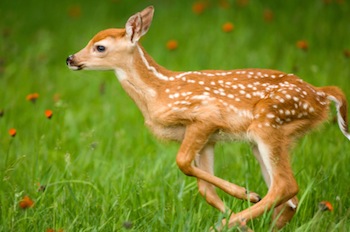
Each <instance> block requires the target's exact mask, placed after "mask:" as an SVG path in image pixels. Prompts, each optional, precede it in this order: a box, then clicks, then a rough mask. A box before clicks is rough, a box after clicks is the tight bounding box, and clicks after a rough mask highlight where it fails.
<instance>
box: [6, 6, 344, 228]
mask: <svg viewBox="0 0 350 232" xmlns="http://www.w3.org/2000/svg"><path fill="white" fill-rule="evenodd" d="M39 2H40V3H39ZM39 2H38V1H32V2H28V3H27V4H26V5H23V4H22V3H20V1H1V2H0V15H1V20H0V30H1V31H0V33H1V36H0V44H1V45H0V88H1V89H0V90H1V91H0V112H2V113H1V114H0V115H1V116H0V157H1V158H0V181H1V182H0V189H1V191H0V231H47V230H48V229H53V230H55V231H59V230H61V229H62V230H63V231H129V230H131V231H174V232H175V231H208V230H209V228H210V227H211V226H213V225H215V223H217V222H219V221H220V220H221V219H222V218H223V217H224V216H227V215H223V214H220V213H219V212H218V211H216V210H215V209H213V208H212V207H211V206H209V205H207V203H206V202H205V201H204V200H203V199H202V198H201V197H200V196H199V194H198V192H197V186H196V181H195V180H194V179H193V178H190V177H186V176H185V175H183V174H182V173H181V172H180V171H179V170H178V168H177V166H176V164H175V155H176V152H177V148H178V145H176V144H174V143H168V142H160V141H157V140H156V139H155V138H154V137H153V136H152V135H151V134H150V133H149V132H148V131H147V129H146V128H145V127H144V125H143V119H142V116H141V114H140V112H139V111H138V109H137V108H136V106H135V105H134V104H133V102H132V101H131V100H130V99H129V98H128V97H127V95H126V94H125V93H124V91H123V90H122V88H121V86H120V85H119V83H118V81H117V80H116V78H115V76H114V73H113V72H87V71H86V72H72V71H70V70H68V69H67V67H66V66H65V59H66V57H67V56H68V55H69V54H71V53H74V52H76V51H77V50H79V49H81V48H82V47H84V46H85V44H86V43H87V42H88V40H89V39H90V38H91V36H92V35H93V34H94V33H96V32H97V31H99V30H102V29H105V28H108V27H123V26H124V23H125V21H126V20H127V18H128V17H129V16H130V15H131V14H133V13H135V12H136V11H139V10H141V9H142V8H144V7H145V6H147V5H149V4H153V5H154V6H155V9H156V13H155V18H154V21H153V23H152V27H151V29H150V31H149V33H148V34H147V35H146V36H145V38H143V39H142V43H143V45H144V47H145V48H146V50H147V51H148V52H149V53H150V54H151V55H152V56H153V57H154V59H155V60H157V61H158V62H159V63H160V64H162V65H164V66H165V67H168V68H169V69H174V70H196V69H210V68H214V69H234V68H246V67H259V68H273V69H279V70H282V71H285V72H293V73H295V74H297V75H299V76H300V77H302V78H303V79H304V80H306V81H308V82H310V83H312V84H314V85H315V86H322V85H337V86H340V87H341V88H342V89H343V90H344V92H345V93H346V95H347V97H348V99H350V84H349V80H350V79H349V78H350V60H349V57H346V55H345V51H346V50H349V49H350V47H349V46H350V45H349V43H348V42H349V41H350V40H349V39H350V28H349V22H348V15H350V14H349V13H350V12H349V4H348V3H346V2H345V1H344V2H343V3H342V1H330V2H331V3H325V2H329V1H321V0H319V1H318V0H315V1H308V2H305V1H300V2H299V1H288V2H286V1H283V2H276V1H265V2H264V3H262V2H260V1H253V0H251V1H221V3H220V4H218V2H219V1H214V0H213V1H202V2H205V3H206V4H207V5H206V6H205V7H204V9H203V11H202V12H200V13H196V12H193V5H192V4H193V3H194V2H192V1H183V2H181V1H179V2H176V3H173V1H146V2H145V1H136V0H134V1H126V0H125V1H112V0H111V1H106V2H99V3H96V2H87V1H76V2H74V3H72V2H71V1H59V2H53V3H48V2H45V1H42V2H41V1H39ZM198 2H200V1H198ZM227 4H228V7H226V6H227ZM301 5H302V7H301ZM266 12H269V13H268V14H269V15H268V17H269V18H268V20H267V19H266V17H267V16H266ZM227 22H231V23H232V24H233V25H234V27H233V28H232V30H230V31H228V32H224V31H223V29H222V26H223V24H225V23H227ZM171 40H172V41H176V42H177V44H176V47H173V48H174V49H170V50H169V49H168V48H167V43H168V41H171ZM298 41H305V42H307V49H305V48H303V46H300V44H299V45H298ZM304 47H305V46H304ZM33 93H37V94H38V97H37V99H36V100H35V102H34V101H32V100H30V99H29V100H28V99H27V98H28V95H30V94H33ZM46 110H51V111H52V117H51V118H50V119H49V118H48V117H47V114H46ZM333 112H334V110H333ZM332 117H333V116H331V117H330V119H331V120H330V122H329V123H326V124H325V125H324V126H321V127H320V128H319V129H318V130H316V131H314V132H312V133H310V134H309V135H307V136H306V137H305V138H303V139H301V140H300V141H299V142H298V143H297V144H296V145H295V147H294V150H293V152H292V154H293V156H292V158H291V160H292V162H293V169H294V171H295V176H296V179H297V181H298V183H299V187H300V193H299V194H298V196H299V199H300V207H299V208H298V211H297V214H296V216H295V218H294V219H293V220H292V222H291V223H290V225H288V226H286V228H285V229H283V231H327V232H328V231H349V230H350V221H349V214H350V209H349V205H350V200H349V198H348V195H349V193H350V187H349V184H348V180H349V179H350V174H349V173H350V172H349V164H350V154H349V151H350V143H349V141H348V140H346V138H344V136H343V135H342V134H341V132H340V131H339V129H338V126H337V125H336V124H335V123H333V122H332ZM11 128H14V129H15V130H16V135H15V136H11V134H9V130H10V129H11ZM216 153H217V154H216V166H215V169H216V173H217V175H218V176H220V177H223V178H225V179H227V180H229V181H232V182H234V183H236V184H239V185H241V186H245V187H247V188H248V189H250V190H252V191H254V192H257V193H259V194H261V195H264V194H265V193H266V191H267V188H266V186H265V184H264V183H263V179H262V177H261V174H260V170H259V166H258V163H257V162H256V161H255V159H254V158H253V155H252V154H251V151H250V148H249V146H248V145H247V144H241V143H235V144H219V145H218V146H217V148H216ZM218 192H219V195H220V196H222V198H223V200H224V202H225V203H226V204H227V205H228V206H230V208H232V209H233V210H234V211H235V212H237V211H240V210H243V209H244V208H246V207H248V206H249V205H250V203H249V202H244V201H240V200H237V199H233V198H232V197H230V196H228V195H226V194H225V193H223V192H221V191H218ZM25 196H28V197H30V199H32V200H33V202H34V204H33V205H32V206H31V207H28V208H25V209H22V208H21V207H20V204H19V203H20V202H21V200H22V199H23V198H24V197H25ZM321 201H329V202H331V203H332V205H333V208H334V210H333V211H332V212H328V211H327V212H321V211H320V209H319V203H320V202H321ZM270 215H271V212H267V213H266V214H265V215H263V216H262V217H260V218H258V219H256V220H254V221H252V222H250V223H249V226H250V227H251V228H253V229H254V230H255V231H269V230H270V229H271V228H270V222H271V219H270Z"/></svg>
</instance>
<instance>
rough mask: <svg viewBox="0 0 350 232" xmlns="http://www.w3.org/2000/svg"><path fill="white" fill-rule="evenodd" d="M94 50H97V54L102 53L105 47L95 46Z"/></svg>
mask: <svg viewBox="0 0 350 232" xmlns="http://www.w3.org/2000/svg"><path fill="white" fill-rule="evenodd" d="M96 50H97V51H98V52H104V51H106V47H105V46H102V45H97V46H96Z"/></svg>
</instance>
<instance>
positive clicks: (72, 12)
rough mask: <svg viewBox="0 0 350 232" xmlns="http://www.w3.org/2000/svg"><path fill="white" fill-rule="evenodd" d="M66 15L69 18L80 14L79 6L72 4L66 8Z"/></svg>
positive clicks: (77, 16)
mask: <svg viewBox="0 0 350 232" xmlns="http://www.w3.org/2000/svg"><path fill="white" fill-rule="evenodd" d="M68 15H69V16H70V17H71V18H79V17H80V16H81V7H80V5H73V6H70V7H69V8H68Z"/></svg>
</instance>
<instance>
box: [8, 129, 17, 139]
mask: <svg viewBox="0 0 350 232" xmlns="http://www.w3.org/2000/svg"><path fill="white" fill-rule="evenodd" d="M16 134H17V131H16V129H15V128H11V129H10V130H9V135H10V136H11V137H15V136H16Z"/></svg>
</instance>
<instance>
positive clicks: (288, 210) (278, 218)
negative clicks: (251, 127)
mask: <svg viewBox="0 0 350 232" xmlns="http://www.w3.org/2000/svg"><path fill="white" fill-rule="evenodd" d="M253 153H254V156H255V158H256V159H257V160H258V161H259V164H260V167H261V172H262V174H263V177H264V180H265V183H266V185H267V187H268V188H270V185H271V180H270V176H269V173H268V171H267V168H266V166H265V164H264V162H263V159H262V157H261V154H260V152H259V149H258V147H257V146H254V147H253ZM297 206H298V198H297V197H296V196H294V197H293V198H292V199H290V200H289V201H287V202H285V203H283V204H281V205H279V206H277V207H276V208H275V209H274V211H273V215H272V219H273V223H274V224H275V226H276V227H277V229H281V228H283V227H284V226H285V225H286V224H287V223H288V222H289V221H290V220H291V219H292V217H293V216H294V214H295V213H296V207H297Z"/></svg>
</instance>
